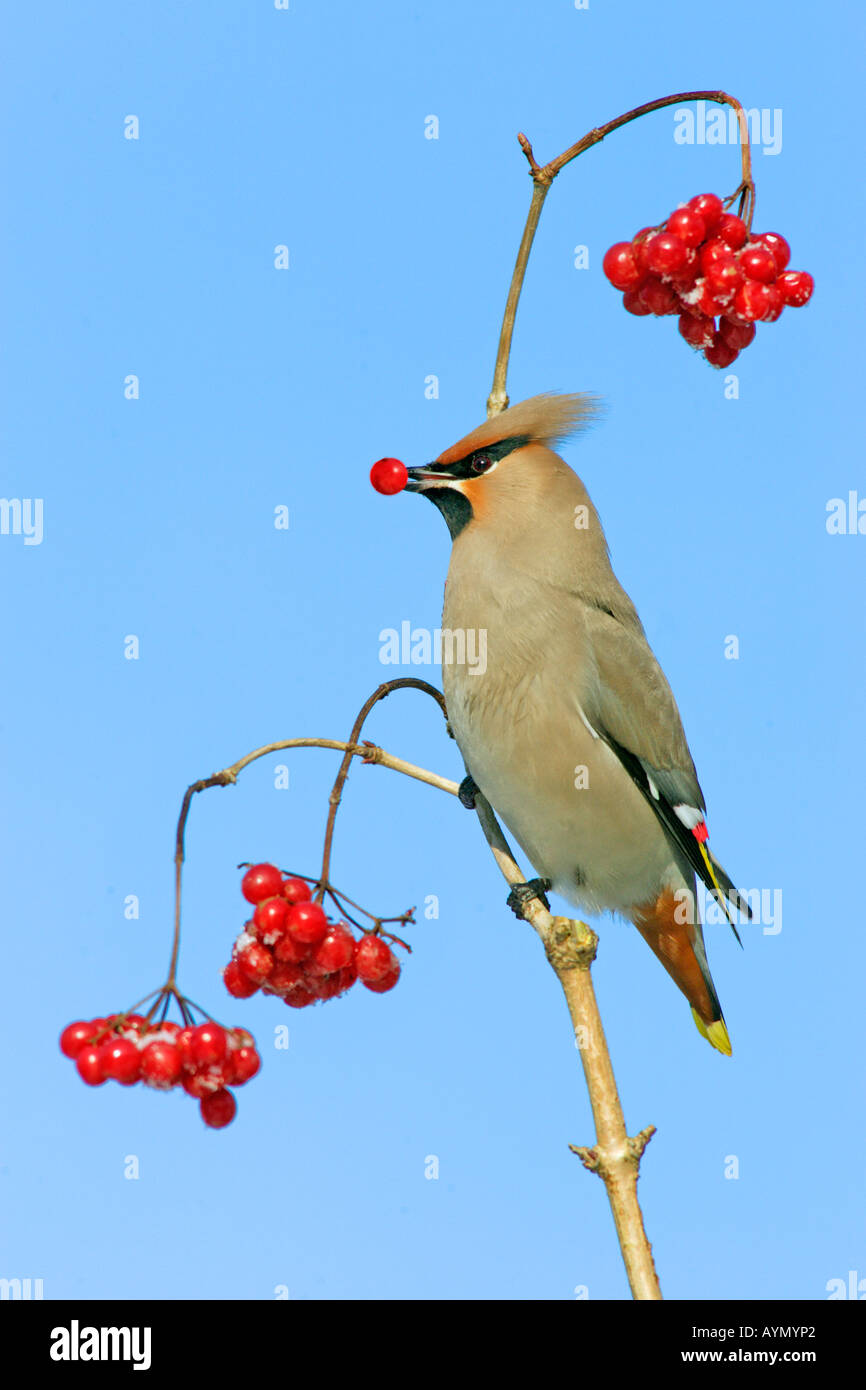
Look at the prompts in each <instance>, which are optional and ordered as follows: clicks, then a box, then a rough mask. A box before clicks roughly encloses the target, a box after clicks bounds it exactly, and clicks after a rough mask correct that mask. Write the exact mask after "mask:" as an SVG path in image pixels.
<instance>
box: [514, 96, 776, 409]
mask: <svg viewBox="0 0 866 1390" xmlns="http://www.w3.org/2000/svg"><path fill="white" fill-rule="evenodd" d="M683 101H715V102H718V103H719V104H720V105H727V106H732V107H733V108H734V110H735V111H736V113H737V121H738V123H739V127H740V151H741V161H742V178H741V181H740V184H739V187H738V188H737V189H736V192H735V193H733V194H732V196H731V198H729V199H728V204H730V203H732V202H733V201H734V199H735V198H736V197H737V196H739V198H740V208H739V216H740V217H742V218H743V221H744V222H745V223H746V226H747V227H749V228H751V225H752V217H753V216H754V212H755V184H754V180H753V178H752V153H751V149H750V147H749V122H748V119H747V117H746V113H745V111H744V109H743V107H742V106H741V104H740V102H738V101H737V99H736V97H732V96H730V95H729V93H728V92H675V93H674V94H673V95H672V96H667V97H658V98H657V99H656V100H655V101H647V102H644V104H643V105H642V106H635V107H634V108H633V109H632V110H631V111H626V112H624V114H623V115H622V116H617V117H616V118H615V119H614V120H612V121H607V122H606V124H605V125H600V126H596V127H595V129H594V130H590V131H588V132H587V134H586V135H584V136H583V137H582V138H581V139H580V140H578V141H577V143H576V144H574V145H570V146H569V148H568V149H567V150H564V151H563V153H562V154H560V155H557V157H556V159H551V160H550V162H549V163H548V164H544V165H541V164H539V163H538V161H537V160H536V158H535V155H534V154H533V152H532V145H531V144H530V142H529V140H527V138H526V136H525V135H524V134H523V132H522V131H521V132H520V133H519V134H518V136H517V139H518V142H519V144H520V148H521V149H522V151H523V153H524V154H525V156H526V159H527V162H528V164H529V172H530V174H531V175H532V199H531V201H530V204H529V212H528V213H527V215H526V225H525V226H524V228H523V236H522V237H521V241H520V246H519V248H518V252H517V260H516V262H515V265H514V272H513V274H512V276H511V284H510V286H509V288H508V298H507V299H506V301H505V313H504V314H503V317H502V328H501V330H500V334H499V345H498V347H497V350H496V365H495V367H494V369H493V386H492V387H491V390H490V395H489V396H488V398H487V415H488V418H490V417H491V416H493V415H499V414H500V412H501V411H503V410H505V409H506V407H507V405H508V391H507V389H506V380H507V376H508V359H509V357H510V355H511V339H512V337H513V335H514V321H515V319H516V317H517V305H518V303H519V301H520V293H521V290H522V289H523V280H524V277H525V275H526V267H527V265H528V263H529V253H530V251H531V250H532V243H533V241H534V239H535V232H536V229H537V227H538V222H539V218H540V217H541V209H542V207H543V206H544V200H545V198H546V197H547V192H548V189H549V188H550V185H551V184H552V183H553V180H554V179H555V178H556V176H557V174H558V173H559V171H560V169H564V168H565V166H566V164H570V163H571V161H572V160H573V159H577V157H578V155H581V154H583V153H584V152H585V151H586V150H588V149H591V148H592V146H593V145H598V144H599V143H600V142H601V141H602V140H603V139H604V138H605V136H607V135H610V134H611V133H612V131H614V130H618V129H619V128H620V126H624V125H628V124H629V123H630V122H631V121H636V120H637V119H638V117H639V116H648V115H649V114H650V112H652V111H660V110H661V109H662V108H663V107H665V106H675V105H677V104H678V103H679V102H683Z"/></svg>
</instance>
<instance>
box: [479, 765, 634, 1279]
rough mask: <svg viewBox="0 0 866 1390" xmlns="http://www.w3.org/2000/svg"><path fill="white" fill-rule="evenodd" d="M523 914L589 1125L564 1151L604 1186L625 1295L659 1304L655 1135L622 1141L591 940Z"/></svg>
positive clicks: (508, 873) (557, 920)
mask: <svg viewBox="0 0 866 1390" xmlns="http://www.w3.org/2000/svg"><path fill="white" fill-rule="evenodd" d="M475 810H476V812H477V815H478V820H479V822H480V824H481V829H482V830H483V832H484V835H485V837H486V839H487V843H488V844H489V846H490V849H491V851H492V853H493V857H494V859H495V860H496V862H497V864H498V865H499V868H500V870H501V872H502V875H503V877H504V878H505V879H506V881H507V882H508V883H510V884H511V885H512V886H514V885H515V884H518V883H524V882H525V876H524V875H523V874H522V873H521V872H520V869H519V867H518V865H517V863H516V862H515V859H514V856H513V854H512V853H511V849H510V847H509V844H508V841H507V840H506V839H505V836H504V835H503V833H502V830H501V827H500V825H499V822H498V821H497V819H496V816H495V815H494V813H493V810H492V808H491V806H490V803H489V802H488V801H487V800H486V799H485V798H484V797H483V796H482V795H481V793H480V792H479V793H477V794H476V797H475ZM523 915H524V916H525V917H526V919H527V920H528V921H529V923H530V925H531V926H532V927H533V928H534V929H535V931H536V932H537V933H538V935H539V936H540V937H541V940H542V941H543V943H544V949H545V951H546V953H547V959H548V960H549V961H550V964H551V965H552V966H553V969H554V970H555V971H556V975H557V978H558V980H559V983H560V984H561V985H562V988H563V992H564V994H565V999H566V1003H567V1004H568V1011H569V1013H570V1015H571V1022H572V1026H573V1028H574V1037H575V1041H576V1043H577V1046H578V1049H579V1051H580V1060H581V1063H582V1065H583V1074H584V1076H585V1078H586V1086H587V1090H588V1091H589V1100H590V1104H591V1106H592V1114H593V1119H594V1121H595V1133H596V1142H595V1145H594V1146H593V1148H591V1149H586V1148H575V1147H574V1145H570V1146H569V1147H570V1148H571V1150H572V1153H576V1154H578V1155H579V1157H580V1158H581V1159H582V1160H583V1164H584V1167H585V1168H588V1169H589V1170H590V1171H591V1172H594V1173H598V1175H599V1177H600V1178H601V1179H602V1181H603V1183H604V1185H605V1188H606V1189H607V1196H608V1201H609V1202H610V1207H611V1211H612V1212H613V1219H614V1224H615V1226H616V1233H617V1237H618V1239H619V1245H620V1249H621V1250H622V1257H623V1260H624V1262H625V1267H626V1273H627V1274H628V1282H629V1286H630V1288H631V1291H632V1297H633V1298H635V1299H641V1300H644V1299H645V1300H651V1299H660V1298H661V1296H662V1295H661V1289H660V1288H659V1281H658V1275H657V1274H656V1269H655V1264H654V1263H653V1257H652V1247H651V1245H650V1243H649V1241H648V1239H647V1235H646V1231H645V1230H644V1224H643V1214H642V1212H641V1209H640V1203H639V1202H638V1198H637V1180H638V1171H639V1168H640V1159H641V1155H642V1153H643V1151H644V1149H645V1148H646V1146H647V1144H648V1143H649V1141H650V1139H651V1138H652V1136H653V1134H655V1126H654V1125H650V1126H649V1127H648V1128H647V1129H644V1130H641V1132H640V1134H638V1135H637V1137H636V1138H634V1139H630V1138H629V1136H628V1132H627V1130H626V1126H625V1118H624V1116H623V1113H622V1104H621V1102H620V1098H619V1092H618V1091H617V1086H616V1078H615V1077H614V1074H613V1065H612V1063H611V1060H610V1053H609V1052H608V1047H607V1040H606V1038H605V1036H604V1028H603V1026H602V1022H601V1015H600V1013H599V1011H598V1002H597V1000H596V997H595V989H594V988H593V983H592V975H591V973H590V969H591V966H592V963H593V961H594V960H595V953H596V948H597V946H598V937H597V936H596V934H595V932H594V931H591V930H590V928H589V927H588V926H586V924H585V923H583V922H577V921H573V920H572V919H571V918H569V917H554V916H552V915H551V913H549V912H548V911H547V908H546V907H545V906H544V904H543V903H542V902H540V901H539V899H538V898H532V899H531V900H530V901H529V902H528V903H527V904H526V905H525V906H524V908H523Z"/></svg>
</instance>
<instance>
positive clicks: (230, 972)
mask: <svg viewBox="0 0 866 1390" xmlns="http://www.w3.org/2000/svg"><path fill="white" fill-rule="evenodd" d="M223 981H224V983H225V987H226V989H227V990H228V992H229V994H231V995H232V996H233V997H234V998H235V999H249V997H250V995H252V994H255V992H256V990H257V989H258V985H257V984H256V982H255V980H250V979H249V978H248V977H247V976H246V975H245V974H244V973H243V971H242V970H241V968H240V966H239V965H238V963H237V961H236V960H230V961H229V963H228V965H227V966H226V967H225V969H224V970H223Z"/></svg>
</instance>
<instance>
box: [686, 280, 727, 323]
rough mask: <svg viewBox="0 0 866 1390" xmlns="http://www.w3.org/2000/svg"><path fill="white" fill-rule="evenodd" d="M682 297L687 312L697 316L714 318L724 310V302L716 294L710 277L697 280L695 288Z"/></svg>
mask: <svg viewBox="0 0 866 1390" xmlns="http://www.w3.org/2000/svg"><path fill="white" fill-rule="evenodd" d="M680 298H681V300H682V305H683V308H684V309H685V310H686V312H687V313H689V314H693V315H694V316H695V317H696V318H699V317H700V316H701V315H703V317H704V318H710V319H714V318H715V317H716V315H717V314H720V313H721V312H722V303H721V302H720V300H718V299H717V298H716V296H715V295H714V293H713V291H712V289H711V288H710V282H709V280H708V279H703V280H698V281H696V283H695V286H694V289H692V290H689V291H688V293H687V295H685V296H682V295H681V296H680Z"/></svg>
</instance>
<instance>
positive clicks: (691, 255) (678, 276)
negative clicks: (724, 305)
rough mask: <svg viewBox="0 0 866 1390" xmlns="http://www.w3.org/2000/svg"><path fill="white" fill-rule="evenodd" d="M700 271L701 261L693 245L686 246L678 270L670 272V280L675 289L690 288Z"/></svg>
mask: <svg viewBox="0 0 866 1390" xmlns="http://www.w3.org/2000/svg"><path fill="white" fill-rule="evenodd" d="M700 273H701V263H700V260H699V258H698V253H697V251H696V250H695V249H694V247H693V246H687V247H686V258H685V260H684V262H683V264H682V266H681V267H680V269H679V270H676V271H672V272H671V276H670V279H671V282H672V283H673V285H674V287H675V289H677V290H684V289H691V287H692V285H693V284H694V283H695V280H696V279H697V277H698V276H699V275H700Z"/></svg>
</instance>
